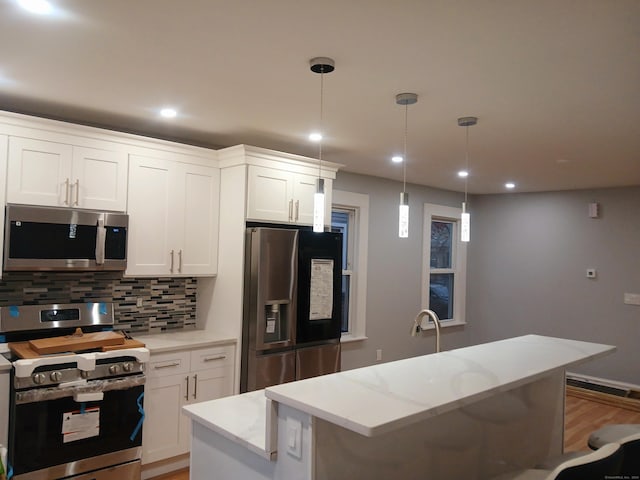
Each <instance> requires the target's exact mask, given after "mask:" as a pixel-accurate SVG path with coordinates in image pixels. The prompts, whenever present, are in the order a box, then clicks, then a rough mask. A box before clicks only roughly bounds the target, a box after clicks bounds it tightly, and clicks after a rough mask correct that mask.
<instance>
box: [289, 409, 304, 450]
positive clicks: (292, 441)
mask: <svg viewBox="0 0 640 480" xmlns="http://www.w3.org/2000/svg"><path fill="white" fill-rule="evenodd" d="M287 453H288V454H289V455H291V456H292V457H295V458H301V457H302V422H301V421H300V420H297V419H295V418H291V417H288V418H287Z"/></svg>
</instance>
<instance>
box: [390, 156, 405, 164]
mask: <svg viewBox="0 0 640 480" xmlns="http://www.w3.org/2000/svg"><path fill="white" fill-rule="evenodd" d="M403 160H404V158H402V156H400V155H394V156H393V157H391V161H392V162H393V163H402V161H403Z"/></svg>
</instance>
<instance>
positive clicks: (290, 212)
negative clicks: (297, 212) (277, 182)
mask: <svg viewBox="0 0 640 480" xmlns="http://www.w3.org/2000/svg"><path fill="white" fill-rule="evenodd" d="M291 220H293V199H291V200H289V221H291Z"/></svg>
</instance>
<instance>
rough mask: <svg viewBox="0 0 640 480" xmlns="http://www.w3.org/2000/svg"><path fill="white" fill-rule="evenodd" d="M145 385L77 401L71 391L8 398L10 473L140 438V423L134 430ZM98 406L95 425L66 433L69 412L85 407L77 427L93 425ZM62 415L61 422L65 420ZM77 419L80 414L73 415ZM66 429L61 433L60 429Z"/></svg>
mask: <svg viewBox="0 0 640 480" xmlns="http://www.w3.org/2000/svg"><path fill="white" fill-rule="evenodd" d="M143 391H144V387H143V386H142V385H140V386H135V387H132V388H128V389H126V390H111V391H107V392H104V399H103V400H101V401H95V402H85V403H77V402H75V401H74V400H73V398H72V397H66V398H61V399H57V400H46V401H42V402H33V403H25V404H20V405H15V404H13V405H12V406H11V408H12V410H13V411H12V415H11V418H12V419H13V422H12V425H11V431H10V440H9V445H10V448H11V451H10V453H9V456H10V459H11V465H12V467H13V473H14V475H19V474H21V473H26V472H32V471H35V470H40V469H43V468H47V467H51V466H54V465H61V464H65V463H69V462H73V461H76V460H80V459H84V458H90V457H95V456H97V455H103V454H106V453H111V452H116V451H118V450H124V449H127V448H132V447H139V446H140V445H141V444H142V429H139V430H138V431H137V432H136V435H135V436H134V438H133V440H131V438H130V437H131V435H132V434H133V433H134V431H135V430H136V427H137V425H138V423H139V421H140V418H141V413H140V412H139V409H138V403H137V401H138V398H139V396H140V395H141V394H142V392H143ZM96 409H98V412H99V413H98V414H97V416H98V417H99V418H98V429H97V430H98V431H97V434H96V435H93V434H92V433H85V434H82V433H80V434H77V435H75V436H73V435H72V436H71V437H69V433H70V432H69V430H70V427H69V425H70V424H69V414H70V413H71V412H75V413H79V412H80V411H84V412H86V413H87V415H88V416H87V418H86V420H87V422H88V424H89V425H85V426H84V427H82V426H81V427H80V429H82V428H85V429H87V428H94V427H95V424H94V423H92V422H94V421H95V416H96V413H95V412H96ZM65 417H66V423H65ZM75 420H76V423H75V424H71V425H72V426H73V425H76V426H77V425H78V423H80V424H81V423H82V422H78V420H79V418H76V419H75ZM65 429H66V430H67V432H66V439H65V433H63V432H64V431H65Z"/></svg>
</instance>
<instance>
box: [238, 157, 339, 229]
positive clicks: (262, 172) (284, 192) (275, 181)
mask: <svg viewBox="0 0 640 480" xmlns="http://www.w3.org/2000/svg"><path fill="white" fill-rule="evenodd" d="M317 180H318V177H317V176H313V175H308V174H304V173H294V172H289V171H286V170H278V169H274V168H267V167H260V166H256V165H250V166H249V172H248V189H247V219H250V220H264V221H268V222H278V223H295V224H300V225H312V224H313V196H314V194H315V193H316V183H317ZM331 183H332V180H331V179H325V211H326V212H330V211H331V209H330V208H327V205H326V204H327V202H328V205H331Z"/></svg>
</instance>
